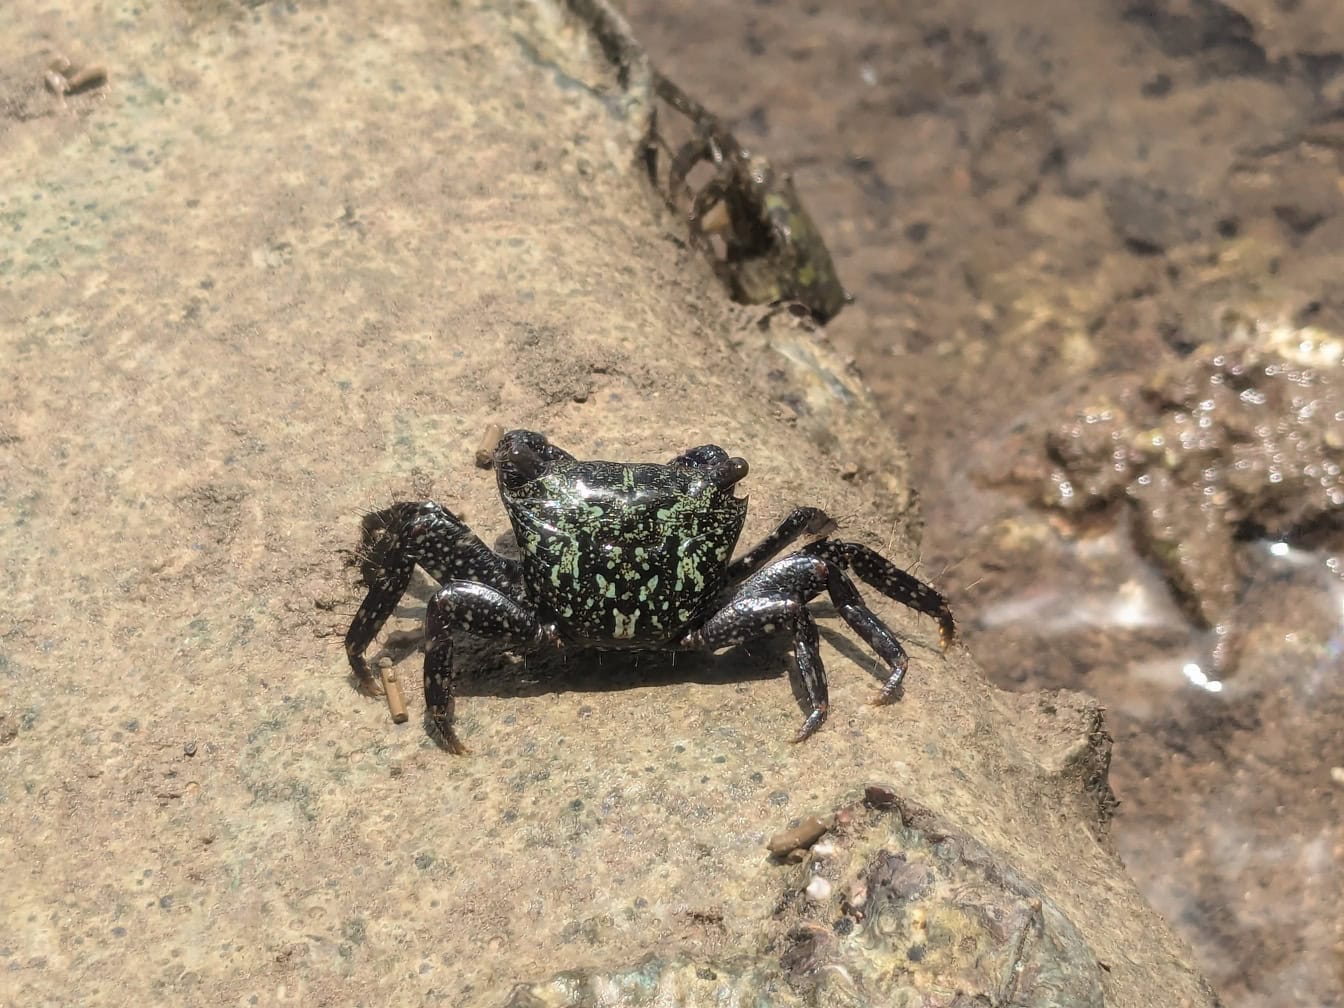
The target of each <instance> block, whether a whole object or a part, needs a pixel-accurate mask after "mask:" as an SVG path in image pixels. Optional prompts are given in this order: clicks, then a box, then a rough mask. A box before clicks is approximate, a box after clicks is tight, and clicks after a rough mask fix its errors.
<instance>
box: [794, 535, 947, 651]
mask: <svg viewBox="0 0 1344 1008" xmlns="http://www.w3.org/2000/svg"><path fill="white" fill-rule="evenodd" d="M799 552H800V553H805V554H807V555H808V556H815V557H821V558H822V559H823V560H825V561H827V562H828V563H832V564H835V565H836V566H837V567H841V568H844V569H846V570H852V571H853V572H854V573H855V574H857V575H858V576H859V577H860V578H862V579H863V581H864V583H865V584H869V585H871V586H872V587H874V588H876V589H877V590H878V591H880V592H881V593H882V594H883V595H885V596H887V598H889V599H895V600H896V601H897V602H899V603H901V604H902V605H904V606H908V607H909V608H911V609H913V610H915V611H916V612H922V613H924V614H925V615H926V616H932V617H933V618H934V619H936V620H937V621H938V641H939V643H940V644H941V645H942V646H943V648H944V649H946V648H947V647H948V645H950V644H951V643H952V642H953V641H954V640H956V637H957V625H956V623H955V621H954V620H953V619H952V609H951V607H950V606H949V605H948V604H947V599H945V598H943V596H942V594H941V593H940V592H939V591H938V590H937V589H936V588H934V587H933V586H931V585H927V584H925V583H924V582H923V581H921V580H920V579H919V578H917V577H915V576H914V575H913V574H910V573H908V572H906V571H903V570H901V568H899V567H897V566H896V565H895V564H894V563H892V562H891V561H890V560H888V559H887V558H886V557H884V556H883V555H882V554H880V553H878V552H876V551H875V550H871V549H869V548H868V547H867V546H864V545H862V544H861V543H855V542H840V541H838V540H835V539H820V540H818V541H817V542H814V543H808V544H807V545H806V546H804V547H803V548H802V549H801V550H799ZM859 604H860V605H862V603H861V602H860V603H859ZM839 605H840V603H839V602H837V603H836V606H837V608H838V607H839ZM846 622H848V620H846ZM850 625H851V626H853V624H852V623H851V624H850ZM854 629H855V630H856V631H857V632H858V633H859V634H860V635H862V634H863V631H862V630H859V628H858V627H857V626H855V627H854ZM864 639H865V640H867V638H866V637H865V638H864ZM869 643H871V641H870V642H869Z"/></svg>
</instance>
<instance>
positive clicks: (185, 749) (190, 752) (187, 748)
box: [182, 742, 196, 756]
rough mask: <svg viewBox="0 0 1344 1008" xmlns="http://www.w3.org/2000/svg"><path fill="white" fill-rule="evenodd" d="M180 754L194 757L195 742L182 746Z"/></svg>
mask: <svg viewBox="0 0 1344 1008" xmlns="http://www.w3.org/2000/svg"><path fill="white" fill-rule="evenodd" d="M182 752H183V753H185V754H186V755H188V756H195V755H196V743H195V742H188V743H187V744H186V745H184V746H183V747H182Z"/></svg>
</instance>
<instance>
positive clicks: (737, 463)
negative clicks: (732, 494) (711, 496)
mask: <svg viewBox="0 0 1344 1008" xmlns="http://www.w3.org/2000/svg"><path fill="white" fill-rule="evenodd" d="M747 469H748V466H747V460H746V459H744V458H728V459H724V460H723V461H722V462H720V463H719V464H718V465H716V466H715V467H714V469H713V472H712V473H711V474H710V479H711V480H713V482H714V485H715V486H717V487H720V488H722V489H724V490H727V489H728V488H729V487H730V486H732V485H733V484H735V483H739V482H741V481H742V480H743V479H745V478H746V475H747Z"/></svg>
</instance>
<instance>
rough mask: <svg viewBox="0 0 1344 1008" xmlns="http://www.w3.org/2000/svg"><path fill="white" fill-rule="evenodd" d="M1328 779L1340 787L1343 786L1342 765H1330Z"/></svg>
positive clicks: (1343, 771)
mask: <svg viewBox="0 0 1344 1008" xmlns="http://www.w3.org/2000/svg"><path fill="white" fill-rule="evenodd" d="M1330 779H1331V780H1332V781H1334V782H1335V783H1336V784H1338V785H1340V786H1341V787H1344V766H1336V767H1331V768H1330Z"/></svg>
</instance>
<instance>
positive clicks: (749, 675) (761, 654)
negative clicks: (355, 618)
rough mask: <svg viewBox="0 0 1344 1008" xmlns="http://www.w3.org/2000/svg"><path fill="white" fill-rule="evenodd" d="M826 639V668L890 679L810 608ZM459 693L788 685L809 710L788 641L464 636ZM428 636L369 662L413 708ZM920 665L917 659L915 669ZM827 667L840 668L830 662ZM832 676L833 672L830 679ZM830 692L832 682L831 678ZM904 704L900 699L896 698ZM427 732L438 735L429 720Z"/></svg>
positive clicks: (820, 610) (417, 613)
mask: <svg viewBox="0 0 1344 1008" xmlns="http://www.w3.org/2000/svg"><path fill="white" fill-rule="evenodd" d="M811 609H812V613H813V615H814V616H815V617H816V618H817V620H818V622H819V624H821V625H820V627H819V630H820V636H821V639H822V657H823V661H824V660H825V659H826V658H827V657H828V653H829V652H831V651H834V652H839V653H840V654H841V655H843V656H844V657H845V658H847V659H849V661H850V662H851V663H853V664H854V665H857V666H858V667H859V668H862V669H865V670H866V671H868V672H869V673H870V674H871V676H872V678H871V680H870V681H871V682H872V683H873V684H875V685H878V684H880V683H881V682H882V681H883V680H884V679H885V678H886V675H885V670H884V669H883V668H882V666H881V665H880V663H879V661H878V659H877V657H876V655H874V654H873V653H872V652H871V651H869V650H868V649H867V648H865V647H864V646H863V645H862V644H861V643H860V642H858V641H857V640H855V639H853V638H852V637H850V636H849V635H848V633H847V631H846V629H845V627H844V625H843V624H842V623H840V622H839V617H838V616H837V614H836V613H835V610H834V609H833V608H832V607H831V606H830V604H829V603H825V602H818V603H815V604H814V605H813V606H812V607H811ZM398 616H403V617H412V618H415V617H419V618H423V616H424V609H423V607H416V606H414V605H411V606H406V607H403V608H401V609H399V610H398ZM454 643H455V648H454V652H455V653H454V665H455V666H456V668H457V677H456V683H455V688H454V693H455V695H456V696H457V697H459V698H466V697H479V696H491V697H500V698H510V697H538V696H545V695H549V694H560V693H610V692H617V691H623V690H628V689H640V688H646V687H649V686H663V685H672V684H677V683H695V684H699V685H710V686H726V685H731V684H733V683H742V682H758V681H764V680H767V679H786V680H787V682H788V684H789V687H790V690H791V691H792V693H793V698H794V702H795V704H796V705H797V707H798V710H799V711H800V712H801V713H802V714H803V715H804V716H805V715H806V714H807V713H808V711H809V710H810V703H809V702H808V699H807V694H806V693H805V691H804V689H803V685H802V681H801V679H800V678H799V675H798V669H797V663H796V660H795V658H794V653H793V641H792V639H791V638H790V636H789V635H788V634H787V633H778V634H775V635H773V636H770V637H765V638H761V639H758V640H753V641H750V642H747V643H745V644H739V645H736V646H734V647H730V648H726V649H724V650H722V651H718V652H709V651H624V650H621V651H608V650H602V649H599V648H582V647H565V648H560V649H558V650H523V649H514V648H511V647H508V646H506V645H503V644H499V643H496V642H493V641H488V640H482V639H480V638H474V637H471V636H468V635H462V634H459V635H458V636H457V637H456V639H455V642H454ZM908 644H909V645H911V650H913V651H915V652H916V653H918V652H922V651H924V647H923V646H922V642H920V641H910V642H908ZM423 645H424V632H423V628H420V629H417V630H414V631H400V632H393V633H391V634H389V635H388V637H387V641H386V644H385V645H384V646H383V647H382V648H381V649H380V650H379V651H378V652H377V653H375V654H372V655H370V657H371V658H372V659H374V661H375V662H376V661H377V659H379V658H383V657H386V658H390V659H391V660H392V662H393V664H394V665H395V666H397V668H398V678H399V679H400V680H401V682H402V683H403V684H404V688H405V690H406V693H407V700H408V705H410V706H411V707H412V710H414V707H415V705H416V704H417V703H423V698H422V697H421V696H419V694H420V693H421V688H420V686H421V673H420V663H421V661H422V656H423ZM917 660H918V659H917V658H915V659H912V665H914V664H915V662H916V661H917ZM828 664H829V665H832V666H833V665H835V664H836V663H834V662H830V663H828ZM829 671H830V669H829V668H828V672H829ZM829 678H830V681H831V683H832V686H834V684H835V679H834V676H833V675H832V676H829ZM898 696H899V694H898ZM424 723H425V727H426V730H427V731H428V732H429V733H430V734H431V735H434V734H436V733H435V731H434V729H433V727H432V726H431V723H430V721H429V719H428V718H427V717H426V718H425V719H424Z"/></svg>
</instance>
